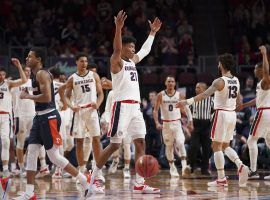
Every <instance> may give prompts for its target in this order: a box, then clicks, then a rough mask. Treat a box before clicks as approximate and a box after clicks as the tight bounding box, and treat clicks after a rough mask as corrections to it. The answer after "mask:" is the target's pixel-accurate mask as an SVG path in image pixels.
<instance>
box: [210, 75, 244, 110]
mask: <svg viewBox="0 0 270 200" xmlns="http://www.w3.org/2000/svg"><path fill="white" fill-rule="evenodd" d="M221 78H222V79H223V81H224V83H225V85H224V88H223V90H221V91H216V92H215V96H214V109H215V110H219V109H220V110H229V111H233V110H235V108H236V98H237V96H238V93H239V91H240V84H239V80H238V78H237V77H235V76H233V77H226V76H222V77H221Z"/></svg>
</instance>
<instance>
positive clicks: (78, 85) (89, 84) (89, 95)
mask: <svg viewBox="0 0 270 200" xmlns="http://www.w3.org/2000/svg"><path fill="white" fill-rule="evenodd" d="M72 77H73V94H74V103H75V104H76V105H79V106H84V105H87V104H90V103H92V102H96V101H97V89H96V80H95V78H94V72H92V71H88V73H87V74H86V75H85V76H80V75H78V74H77V73H74V74H73V75H72Z"/></svg>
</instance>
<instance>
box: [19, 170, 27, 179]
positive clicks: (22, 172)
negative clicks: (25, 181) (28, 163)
mask: <svg viewBox="0 0 270 200" xmlns="http://www.w3.org/2000/svg"><path fill="white" fill-rule="evenodd" d="M25 177H26V171H25V170H24V171H21V173H20V178H25Z"/></svg>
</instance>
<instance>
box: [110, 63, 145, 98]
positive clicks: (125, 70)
mask: <svg viewBox="0 0 270 200" xmlns="http://www.w3.org/2000/svg"><path fill="white" fill-rule="evenodd" d="M122 62H123V67H122V69H121V71H120V72H118V73H116V74H114V73H111V75H112V87H113V92H114V100H115V101H123V100H134V101H138V102H140V101H141V97H140V89H139V82H138V72H137V69H136V66H135V63H134V62H133V61H131V60H130V61H125V60H122Z"/></svg>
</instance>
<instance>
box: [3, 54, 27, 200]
mask: <svg viewBox="0 0 270 200" xmlns="http://www.w3.org/2000/svg"><path fill="white" fill-rule="evenodd" d="M11 61H12V64H13V65H14V66H15V67H17V68H18V71H19V74H20V79H17V80H6V70H5V69H4V68H0V119H1V123H0V137H1V142H2V148H1V149H2V150H1V158H2V166H3V178H1V179H0V180H1V183H2V187H0V195H1V198H2V199H5V198H6V195H7V192H8V191H9V188H10V184H11V180H10V179H9V176H10V173H9V170H8V162H9V148H10V138H9V134H10V133H11V127H10V122H11V120H12V119H11V117H10V113H11V112H12V96H11V92H10V90H11V89H12V88H14V87H18V86H20V85H22V84H24V83H25V82H26V81H27V79H26V77H25V74H24V72H23V69H22V66H21V63H20V61H19V60H18V59H17V58H12V59H11Z"/></svg>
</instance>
